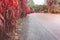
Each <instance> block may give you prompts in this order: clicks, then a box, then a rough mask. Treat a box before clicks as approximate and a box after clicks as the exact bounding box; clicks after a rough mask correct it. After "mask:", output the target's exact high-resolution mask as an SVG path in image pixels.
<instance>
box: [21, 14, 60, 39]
mask: <svg viewBox="0 0 60 40" xmlns="http://www.w3.org/2000/svg"><path fill="white" fill-rule="evenodd" d="M21 25H22V27H23V33H22V36H23V40H60V14H44V13H31V14H28V15H27V17H25V18H23V21H22V23H21Z"/></svg>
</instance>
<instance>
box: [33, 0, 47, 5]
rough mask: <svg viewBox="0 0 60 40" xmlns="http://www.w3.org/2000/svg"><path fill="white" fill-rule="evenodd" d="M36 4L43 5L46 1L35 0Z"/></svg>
mask: <svg viewBox="0 0 60 40" xmlns="http://www.w3.org/2000/svg"><path fill="white" fill-rule="evenodd" d="M33 1H34V3H35V4H37V5H43V4H45V3H46V0H33Z"/></svg>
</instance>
